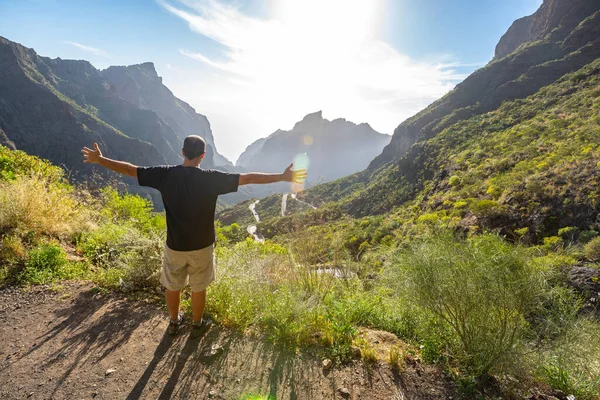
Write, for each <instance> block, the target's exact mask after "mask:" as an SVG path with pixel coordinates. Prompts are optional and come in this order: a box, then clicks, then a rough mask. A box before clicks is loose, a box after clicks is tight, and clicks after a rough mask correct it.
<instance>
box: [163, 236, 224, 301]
mask: <svg viewBox="0 0 600 400" xmlns="http://www.w3.org/2000/svg"><path fill="white" fill-rule="evenodd" d="M213 248H214V245H210V246H208V247H205V248H203V249H200V250H194V251H175V250H171V249H170V248H168V247H167V246H165V255H164V259H163V266H162V268H161V270H160V283H162V285H163V286H164V287H166V288H167V289H169V290H173V291H178V290H181V289H183V288H184V287H185V286H186V285H187V284H188V280H189V283H190V287H191V288H192V291H193V292H201V291H203V290H205V289H206V288H207V287H208V285H210V284H211V282H212V281H214V280H215V260H214V254H213Z"/></svg>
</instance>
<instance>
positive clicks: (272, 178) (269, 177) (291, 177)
mask: <svg viewBox="0 0 600 400" xmlns="http://www.w3.org/2000/svg"><path fill="white" fill-rule="evenodd" d="M293 167H294V163H292V164H290V166H289V167H287V168H286V169H285V171H283V173H282V174H263V173H260V172H250V173H247V174H240V180H239V183H238V185H239V186H242V185H248V184H264V183H275V182H295V183H302V182H304V180H305V179H306V170H305V169H299V170H297V171H292V168H293Z"/></svg>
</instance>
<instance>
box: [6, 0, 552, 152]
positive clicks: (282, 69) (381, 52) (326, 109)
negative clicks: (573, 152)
mask: <svg viewBox="0 0 600 400" xmlns="http://www.w3.org/2000/svg"><path fill="white" fill-rule="evenodd" d="M541 3H542V0H419V1H416V0H249V1H242V0H235V1H234V0H86V1H81V0H0V36H4V37H6V38H7V39H9V40H12V41H15V42H18V43H21V44H23V45H24V46H26V47H31V48H33V49H34V50H36V51H37V53H38V54H40V55H43V56H48V57H53V58H54V57H60V58H63V59H85V60H88V61H90V62H91V63H92V64H93V65H94V66H95V67H97V68H100V69H104V68H107V67H108V66H111V65H131V64H138V63H142V62H147V61H152V62H153V63H154V65H155V67H156V70H157V72H158V74H159V75H160V76H162V77H163V83H164V84H165V85H167V86H168V87H169V88H170V89H171V90H172V91H173V93H174V94H175V95H176V96H177V97H179V98H180V99H182V100H184V101H186V102H188V103H189V104H190V105H191V106H192V107H194V108H195V109H196V111H197V112H199V113H201V114H204V115H206V116H207V117H208V120H209V121H210V123H211V127H212V130H213V135H214V137H215V142H216V146H217V150H218V151H219V152H220V153H221V154H223V155H225V156H226V157H227V158H229V159H230V160H231V161H233V162H235V160H236V159H237V157H238V156H239V155H240V154H241V153H242V152H243V151H244V149H245V148H246V147H247V146H248V145H249V144H250V143H252V142H253V141H255V140H256V139H259V138H261V137H266V136H268V135H270V134H271V133H273V132H274V131H275V130H277V129H291V128H292V127H293V125H294V124H295V123H296V122H297V121H299V120H301V119H302V117H303V116H304V115H306V114H308V113H312V112H315V111H318V110H322V111H323V116H324V117H325V118H327V119H330V120H331V119H335V118H345V119H347V120H349V121H352V122H355V123H362V122H366V123H369V124H370V125H371V126H372V127H373V128H374V129H375V130H377V131H379V132H382V133H388V134H392V133H393V131H394V129H395V128H396V127H397V126H398V125H399V124H400V123H401V122H402V121H403V120H405V119H406V118H408V117H410V116H412V115H414V114H415V113H416V112H418V111H419V110H421V109H422V108H424V107H425V106H427V105H428V104H430V103H431V102H433V101H435V100H436V99H438V98H439V97H441V96H442V95H444V94H445V93H447V92H448V91H449V90H451V89H452V88H453V87H454V86H455V85H456V84H457V83H459V82H460V81H461V80H463V79H464V78H465V77H466V76H468V75H469V74H470V73H471V72H473V71H474V70H476V69H477V68H480V67H482V66H484V65H485V64H486V63H487V62H488V61H489V60H491V59H492V57H493V55H494V47H495V46H496V44H497V42H498V40H499V39H500V37H501V36H502V34H503V33H504V32H505V31H506V30H507V29H508V27H509V26H510V24H511V23H512V22H513V21H514V20H515V19H517V18H520V17H523V16H526V15H530V14H532V13H533V12H534V11H535V10H536V9H537V8H538V7H539V6H540V5H541Z"/></svg>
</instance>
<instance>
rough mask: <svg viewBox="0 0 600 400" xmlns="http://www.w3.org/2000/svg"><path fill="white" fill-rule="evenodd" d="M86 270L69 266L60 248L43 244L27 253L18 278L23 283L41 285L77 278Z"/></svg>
mask: <svg viewBox="0 0 600 400" xmlns="http://www.w3.org/2000/svg"><path fill="white" fill-rule="evenodd" d="M86 269H87V267H86V266H85V265H79V264H77V265H74V266H73V265H69V263H68V262H67V256H66V254H65V251H64V250H63V249H62V248H61V247H60V246H58V245H56V244H43V245H40V246H38V247H36V248H34V249H33V250H32V251H31V252H30V253H29V258H28V259H27V261H25V268H24V269H23V271H21V274H20V276H19V278H20V281H21V282H23V283H30V284H34V285H41V284H45V283H51V282H54V281H56V280H58V279H70V278H74V277H77V276H79V275H80V274H82V273H83V272H84V271H85V270H86Z"/></svg>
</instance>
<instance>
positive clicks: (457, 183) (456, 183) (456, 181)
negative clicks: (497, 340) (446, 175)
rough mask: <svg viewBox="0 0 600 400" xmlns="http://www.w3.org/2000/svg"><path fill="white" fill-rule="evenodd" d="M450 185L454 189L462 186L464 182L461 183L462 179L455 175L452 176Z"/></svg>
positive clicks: (449, 181)
mask: <svg viewBox="0 0 600 400" xmlns="http://www.w3.org/2000/svg"><path fill="white" fill-rule="evenodd" d="M448 183H449V184H450V186H452V187H457V186H460V184H461V183H462V182H461V179H460V177H459V176H456V175H453V176H451V177H450V179H449V180H448Z"/></svg>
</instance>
